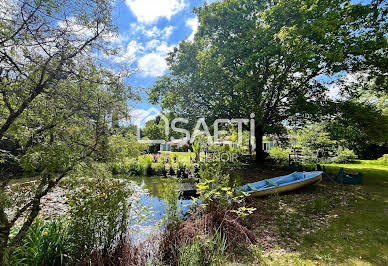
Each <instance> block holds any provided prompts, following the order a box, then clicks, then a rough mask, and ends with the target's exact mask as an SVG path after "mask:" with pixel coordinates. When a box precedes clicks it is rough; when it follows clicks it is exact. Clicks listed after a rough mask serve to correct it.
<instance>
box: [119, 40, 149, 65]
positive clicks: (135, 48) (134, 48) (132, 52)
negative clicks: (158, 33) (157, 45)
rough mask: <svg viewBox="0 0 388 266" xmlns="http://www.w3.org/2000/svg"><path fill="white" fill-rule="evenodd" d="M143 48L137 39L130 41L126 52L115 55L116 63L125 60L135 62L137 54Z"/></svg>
mask: <svg viewBox="0 0 388 266" xmlns="http://www.w3.org/2000/svg"><path fill="white" fill-rule="evenodd" d="M143 49H144V47H143V46H142V45H141V44H139V43H137V42H136V41H130V42H129V43H128V45H127V48H126V50H125V53H124V54H122V55H119V56H117V57H115V58H114V59H113V61H114V62H116V63H121V62H124V61H127V62H129V63H130V62H133V61H134V60H135V58H136V54H137V53H138V52H139V51H141V50H143Z"/></svg>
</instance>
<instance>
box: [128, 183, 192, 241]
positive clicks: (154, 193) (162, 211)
mask: <svg viewBox="0 0 388 266" xmlns="http://www.w3.org/2000/svg"><path fill="white" fill-rule="evenodd" d="M125 179H127V180H130V181H134V182H135V183H136V184H137V185H138V186H139V190H140V201H139V206H138V207H139V208H136V209H138V212H137V213H134V215H133V216H136V217H135V218H138V219H137V221H134V223H133V225H134V227H135V235H134V237H135V238H136V239H138V240H143V239H146V238H148V237H149V236H150V235H152V234H155V233H157V232H158V231H159V230H160V228H163V218H165V216H166V212H167V210H168V209H169V208H170V207H169V205H170V206H171V204H174V203H175V204H176V207H177V210H178V211H179V213H180V214H181V215H184V214H185V213H187V212H188V210H189V209H190V204H191V203H192V200H186V199H179V198H178V193H177V190H178V188H179V185H180V184H181V183H182V182H184V183H187V182H188V181H187V180H183V181H181V180H179V179H175V178H162V177H125ZM140 217H142V218H141V219H140V221H139V218H140ZM135 220H136V219H135Z"/></svg>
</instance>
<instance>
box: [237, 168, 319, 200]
mask: <svg viewBox="0 0 388 266" xmlns="http://www.w3.org/2000/svg"><path fill="white" fill-rule="evenodd" d="M322 173H323V172H322V171H314V172H295V173H292V174H289V175H285V176H279V177H274V178H270V179H265V180H262V181H258V182H255V183H250V184H246V185H244V186H242V187H241V189H240V191H244V192H246V193H248V194H250V195H249V196H250V197H261V196H265V195H269V194H274V193H281V192H287V191H292V190H295V189H298V188H301V187H305V186H308V185H311V184H315V183H318V182H320V181H321V180H322Z"/></svg>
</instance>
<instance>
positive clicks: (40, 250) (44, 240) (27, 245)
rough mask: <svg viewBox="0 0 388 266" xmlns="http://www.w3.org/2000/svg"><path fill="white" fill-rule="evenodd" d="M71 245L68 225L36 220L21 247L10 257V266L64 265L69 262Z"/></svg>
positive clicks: (61, 222) (57, 221) (62, 222)
mask: <svg viewBox="0 0 388 266" xmlns="http://www.w3.org/2000/svg"><path fill="white" fill-rule="evenodd" d="M70 247H71V244H70V242H69V239H68V228H67V224H66V223H65V222H64V221H61V220H55V221H43V220H40V219H36V220H35V221H34V223H33V224H32V225H31V227H30V228H29V229H28V231H27V235H26V237H25V238H24V239H23V243H22V245H21V246H20V247H18V248H16V250H15V251H14V252H13V253H12V255H11V256H10V262H9V264H10V265H32V266H40V265H64V264H65V263H66V262H69V259H70V258H69V253H70Z"/></svg>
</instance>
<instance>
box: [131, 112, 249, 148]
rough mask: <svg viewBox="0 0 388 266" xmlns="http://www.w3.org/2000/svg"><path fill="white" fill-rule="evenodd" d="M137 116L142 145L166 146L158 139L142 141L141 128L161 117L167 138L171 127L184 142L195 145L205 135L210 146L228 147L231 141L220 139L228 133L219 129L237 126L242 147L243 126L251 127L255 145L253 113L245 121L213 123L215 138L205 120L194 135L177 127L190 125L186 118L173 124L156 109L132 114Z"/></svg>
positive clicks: (196, 128)
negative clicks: (198, 138)
mask: <svg viewBox="0 0 388 266" xmlns="http://www.w3.org/2000/svg"><path fill="white" fill-rule="evenodd" d="M132 113H133V114H135V117H136V118H135V120H134V124H135V125H136V126H137V132H136V139H137V141H139V142H140V143H146V144H166V141H165V140H162V139H156V140H142V139H141V126H142V125H144V124H145V123H146V122H148V121H150V120H152V119H155V118H156V117H160V120H163V121H164V125H165V128H164V130H165V134H166V136H167V138H168V137H169V135H170V127H171V130H172V131H175V132H179V133H183V134H184V135H185V137H184V138H183V139H184V140H186V141H188V142H190V143H194V141H195V139H196V137H197V136H200V135H204V136H206V137H207V139H208V142H209V144H212V143H214V144H226V145H231V144H233V142H231V141H226V140H222V139H220V136H222V135H225V134H226V133H227V132H226V131H224V130H220V129H219V127H220V125H222V124H224V125H231V124H237V126H238V127H237V129H238V140H237V143H236V144H238V145H241V143H242V136H243V134H242V131H243V130H242V129H243V124H246V125H249V126H250V127H249V128H250V139H251V140H252V142H253V143H254V138H255V119H254V118H255V115H254V114H253V113H252V114H251V115H250V119H243V118H234V119H217V120H215V121H214V123H213V127H214V136H212V135H211V134H210V131H209V127H208V126H207V124H206V122H205V118H199V119H197V122H196V124H195V127H194V129H193V130H192V132H193V133H192V134H191V133H190V131H188V130H187V129H184V128H179V127H177V124H178V123H183V124H188V123H189V120H188V119H186V118H180V117H179V118H175V119H173V120H172V121H171V122H170V121H169V120H168V118H167V117H166V116H165V115H163V114H162V113H161V112H160V111H159V110H157V109H156V108H153V107H152V108H150V109H148V110H143V109H137V110H134V111H133V112H132ZM170 140H171V141H173V140H175V138H174V137H170Z"/></svg>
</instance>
